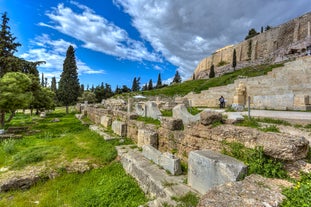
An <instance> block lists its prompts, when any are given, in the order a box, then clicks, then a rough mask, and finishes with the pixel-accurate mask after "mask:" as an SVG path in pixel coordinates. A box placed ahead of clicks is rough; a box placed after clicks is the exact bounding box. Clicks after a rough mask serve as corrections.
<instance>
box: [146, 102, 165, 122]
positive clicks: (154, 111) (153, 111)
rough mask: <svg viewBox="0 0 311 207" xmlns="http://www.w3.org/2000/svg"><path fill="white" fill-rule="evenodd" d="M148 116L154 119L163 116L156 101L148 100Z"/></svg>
mask: <svg viewBox="0 0 311 207" xmlns="http://www.w3.org/2000/svg"><path fill="white" fill-rule="evenodd" d="M145 110H146V112H145V113H146V117H151V118H153V119H158V118H159V117H160V116H162V113H161V111H160V110H159V108H158V105H157V104H156V103H155V102H152V101H147V102H146V103H145Z"/></svg>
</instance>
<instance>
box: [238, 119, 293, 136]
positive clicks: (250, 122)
mask: <svg viewBox="0 0 311 207" xmlns="http://www.w3.org/2000/svg"><path fill="white" fill-rule="evenodd" d="M259 122H265V123H277V124H285V125H286V124H287V122H285V121H284V122H283V121H281V120H274V119H267V118H265V119H256V118H248V117H247V116H244V120H243V121H242V122H240V123H237V124H236V125H238V126H245V127H251V128H256V129H259V130H261V131H263V132H275V133H279V132H280V130H279V128H278V127H277V126H276V125H268V126H261V124H260V123H259Z"/></svg>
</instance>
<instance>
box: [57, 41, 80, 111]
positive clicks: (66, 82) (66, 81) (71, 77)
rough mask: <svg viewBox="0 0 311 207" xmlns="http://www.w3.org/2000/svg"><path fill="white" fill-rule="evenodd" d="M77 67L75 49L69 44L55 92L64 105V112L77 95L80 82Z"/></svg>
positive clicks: (75, 99)
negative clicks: (56, 91)
mask: <svg viewBox="0 0 311 207" xmlns="http://www.w3.org/2000/svg"><path fill="white" fill-rule="evenodd" d="M77 69H78V68H77V64H76V58H75V51H74V48H73V47H72V46H71V45H70V46H69V47H68V50H67V53H66V58H65V61H64V64H63V72H62V74H61V77H60V81H59V88H58V94H57V96H58V100H60V101H61V102H62V103H63V104H64V105H65V106H66V113H68V106H69V105H71V104H74V103H75V102H76V101H77V99H78V96H79V88H80V84H79V79H78V72H77Z"/></svg>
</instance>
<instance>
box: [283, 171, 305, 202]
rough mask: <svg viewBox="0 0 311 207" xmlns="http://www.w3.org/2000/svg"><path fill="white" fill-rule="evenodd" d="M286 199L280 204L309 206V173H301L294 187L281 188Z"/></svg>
mask: <svg viewBox="0 0 311 207" xmlns="http://www.w3.org/2000/svg"><path fill="white" fill-rule="evenodd" d="M282 193H283V195H285V196H286V199H284V200H283V202H282V203H281V205H280V206H282V207H292V206H310V203H311V173H308V174H307V173H303V174H302V176H301V179H300V180H298V181H296V182H295V185H294V187H291V188H286V189H284V190H283V192H282Z"/></svg>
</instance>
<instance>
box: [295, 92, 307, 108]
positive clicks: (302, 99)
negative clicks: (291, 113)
mask: <svg viewBox="0 0 311 207" xmlns="http://www.w3.org/2000/svg"><path fill="white" fill-rule="evenodd" d="M309 104H310V103H309V96H308V95H304V94H299V95H295V97H294V105H295V106H305V105H309Z"/></svg>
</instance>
